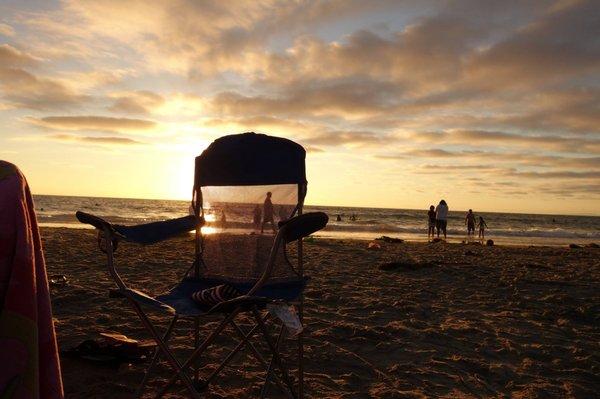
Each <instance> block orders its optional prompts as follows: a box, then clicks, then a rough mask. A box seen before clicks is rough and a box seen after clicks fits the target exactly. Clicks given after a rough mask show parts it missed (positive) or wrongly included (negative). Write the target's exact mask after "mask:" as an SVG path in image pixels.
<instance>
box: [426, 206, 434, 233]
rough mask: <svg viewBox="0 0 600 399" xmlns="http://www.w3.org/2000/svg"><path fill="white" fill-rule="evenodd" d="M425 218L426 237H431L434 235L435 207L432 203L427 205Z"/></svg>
mask: <svg viewBox="0 0 600 399" xmlns="http://www.w3.org/2000/svg"><path fill="white" fill-rule="evenodd" d="M427 219H428V220H427V223H428V224H427V226H428V227H427V239H429V238H430V237H431V238H433V237H434V235H435V208H434V206H433V205H431V206H430V207H429V212H427Z"/></svg>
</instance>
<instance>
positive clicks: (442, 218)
mask: <svg viewBox="0 0 600 399" xmlns="http://www.w3.org/2000/svg"><path fill="white" fill-rule="evenodd" d="M447 225H448V204H446V201H444V200H441V201H440V203H439V204H438V206H437V207H436V208H435V228H436V230H437V236H438V238H439V237H440V230H441V231H443V232H444V239H446V226H447Z"/></svg>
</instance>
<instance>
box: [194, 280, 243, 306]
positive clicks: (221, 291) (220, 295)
mask: <svg viewBox="0 0 600 399" xmlns="http://www.w3.org/2000/svg"><path fill="white" fill-rule="evenodd" d="M240 295H242V293H241V292H239V291H238V290H236V289H235V288H234V287H232V286H231V285H229V284H222V285H217V286H216V287H211V288H206V289H204V290H201V291H196V292H194V293H193V294H192V299H193V300H194V301H195V302H196V303H197V304H199V305H209V306H214V305H216V304H217V303H221V302H225V301H228V300H230V299H233V298H237V297H238V296H240Z"/></svg>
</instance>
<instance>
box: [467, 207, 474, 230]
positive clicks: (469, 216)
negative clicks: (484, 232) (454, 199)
mask: <svg viewBox="0 0 600 399" xmlns="http://www.w3.org/2000/svg"><path fill="white" fill-rule="evenodd" d="M465 224H466V225H467V236H470V235H471V234H473V235H475V214H474V213H473V209H469V212H468V213H467V216H465Z"/></svg>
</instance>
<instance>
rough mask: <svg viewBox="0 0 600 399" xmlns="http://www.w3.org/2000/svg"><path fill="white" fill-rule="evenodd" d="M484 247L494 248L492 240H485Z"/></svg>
mask: <svg viewBox="0 0 600 399" xmlns="http://www.w3.org/2000/svg"><path fill="white" fill-rule="evenodd" d="M485 245H487V246H488V247H493V246H494V240H487V241H486V242H485Z"/></svg>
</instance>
